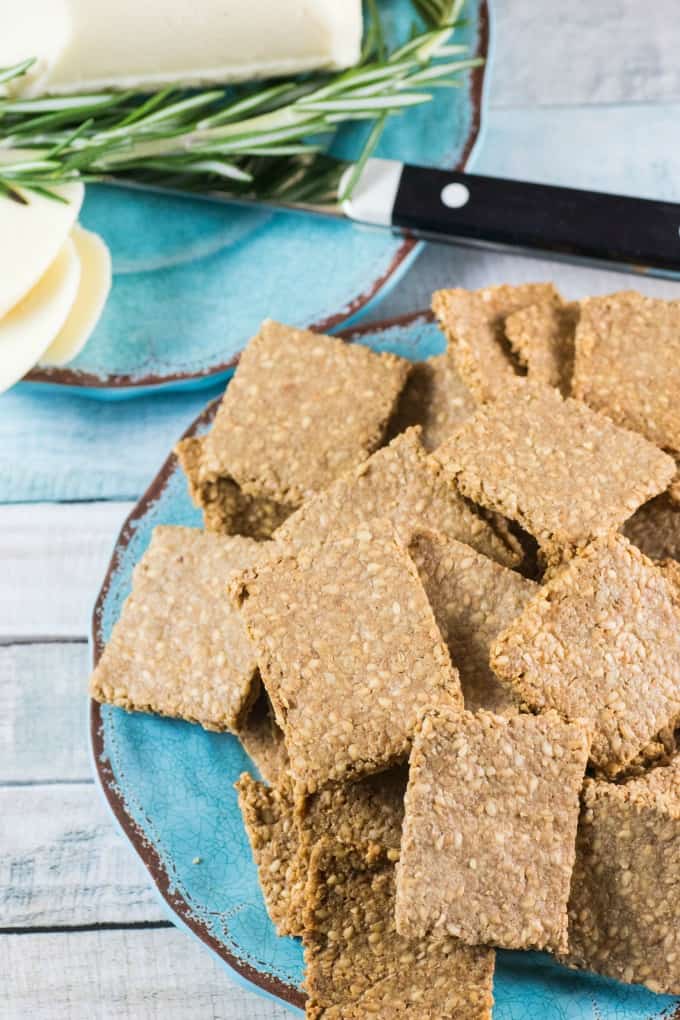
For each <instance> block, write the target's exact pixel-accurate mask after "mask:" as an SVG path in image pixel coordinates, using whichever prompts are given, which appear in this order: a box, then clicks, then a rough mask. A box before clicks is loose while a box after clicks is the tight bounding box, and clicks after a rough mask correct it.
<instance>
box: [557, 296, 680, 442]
mask: <svg viewBox="0 0 680 1020" xmlns="http://www.w3.org/2000/svg"><path fill="white" fill-rule="evenodd" d="M679 393H680V301H662V300H659V299H657V298H650V297H645V296H644V295H643V294H638V293H637V292H635V291H623V292H622V293H619V294H610V295H609V296H607V297H594V298H588V299H587V300H585V301H583V302H582V304H581V318H580V321H579V324H578V329H577V330H576V365H575V369H574V396H577V397H579V399H581V400H584V401H585V402H586V403H587V404H590V406H591V407H594V408H596V409H597V410H598V411H602V412H603V413H604V414H606V415H608V417H610V418H611V419H612V420H613V421H615V422H617V423H618V424H620V425H625V426H626V427H627V428H630V429H633V430H634V431H636V432H640V433H642V435H644V436H646V437H647V438H648V439H649V440H651V441H652V442H653V443H656V445H657V446H660V447H663V448H664V449H668V450H673V451H675V452H676V453H678V452H680V403H679V402H678V394H679Z"/></svg>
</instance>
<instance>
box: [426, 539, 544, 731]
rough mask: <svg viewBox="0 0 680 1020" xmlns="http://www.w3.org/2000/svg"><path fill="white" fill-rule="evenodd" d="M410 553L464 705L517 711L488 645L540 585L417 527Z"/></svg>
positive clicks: (458, 543)
mask: <svg viewBox="0 0 680 1020" xmlns="http://www.w3.org/2000/svg"><path fill="white" fill-rule="evenodd" d="M409 552H410V554H411V556H412V557H413V561H414V563H415V565H416V566H417V568H418V573H419V574H420V579H421V581H422V582H423V585H424V587H425V591H426V592H427V596H428V598H429V600H430V605H431V606H432V609H433V612H434V615H435V619H436V620H437V623H438V624H439V629H440V630H441V632H442V635H443V637H444V639H445V641H446V643H447V645H448V646H449V652H450V653H451V659H452V661H453V663H454V665H455V666H456V667H457V669H458V671H459V673H460V682H461V686H462V688H463V697H464V699H465V707H466V708H467V709H469V710H470V711H471V712H476V711H477V710H478V709H480V708H486V709H489V711H492V712H498V713H504V712H511V711H517V707H516V706H517V701H516V700H515V699H514V698H513V696H512V693H511V692H510V691H509V690H508V688H507V687H504V686H503V685H502V684H500V683H499V682H498V680H497V679H496V677H495V676H494V674H493V672H492V670H491V667H490V666H489V649H490V648H491V644H492V642H493V640H494V639H495V638H497V637H498V635H499V634H500V632H501V631H502V630H504V629H505V628H506V627H507V626H508V625H509V624H510V623H511V622H512V621H513V620H514V619H515V618H516V617H517V616H519V614H520V613H521V612H522V609H523V608H524V606H525V604H526V603H527V602H528V600H529V599H530V598H531V597H532V595H534V594H535V593H536V592H537V591H538V585H537V584H535V583H534V582H533V581H529V580H527V578H525V577H522V576H521V575H520V574H517V573H515V571H513V570H508V569H507V568H506V567H502V566H501V565H500V564H498V563H494V562H493V561H492V560H490V559H488V557H486V556H482V555H480V554H479V553H477V552H475V550H474V549H471V548H470V546H469V545H464V544H463V543H461V542H456V541H454V540H452V539H448V538H446V537H445V536H444V535H440V534H435V533H433V532H427V531H417V532H416V533H415V534H414V536H413V539H412V541H411V543H410V545H409Z"/></svg>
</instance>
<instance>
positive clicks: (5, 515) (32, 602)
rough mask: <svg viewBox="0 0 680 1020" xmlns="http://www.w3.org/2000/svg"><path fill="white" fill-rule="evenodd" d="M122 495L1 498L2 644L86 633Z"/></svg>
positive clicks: (125, 507) (125, 508)
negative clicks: (10, 502)
mask: <svg viewBox="0 0 680 1020" xmlns="http://www.w3.org/2000/svg"><path fill="white" fill-rule="evenodd" d="M129 511H130V505H129V504H126V503H98V504H78V503H74V504H69V505H54V504H38V505H33V506H23V505H17V506H0V564H2V570H0V644H3V643H4V644H6V643H8V642H10V641H16V640H32V641H39V640H40V639H41V638H45V637H47V638H85V637H87V635H88V633H89V629H90V616H91V613H92V606H93V604H94V600H95V597H96V594H97V592H98V590H99V587H100V585H101V582H102V580H103V577H104V574H105V572H106V567H107V565H108V562H109V559H110V556H111V551H112V549H113V545H114V542H115V539H116V536H117V534H118V531H119V529H120V526H121V524H122V523H123V520H124V519H125V517H126V516H127V514H128V513H129Z"/></svg>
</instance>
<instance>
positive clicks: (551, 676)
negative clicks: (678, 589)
mask: <svg viewBox="0 0 680 1020" xmlns="http://www.w3.org/2000/svg"><path fill="white" fill-rule="evenodd" d="M491 667H492V669H493V670H494V671H495V672H496V674H497V676H499V677H500V678H501V679H502V680H503V681H505V682H507V683H509V684H510V685H511V686H512V688H513V689H514V690H515V692H516V693H517V695H518V696H519V697H520V698H521V699H522V701H524V702H525V703H526V704H527V705H528V706H529V707H530V708H532V709H534V710H537V711H542V710H543V709H545V708H555V709H557V710H558V711H559V712H561V713H562V714H564V715H565V716H566V717H567V718H582V719H587V720H589V721H590V723H591V724H592V726H593V728H594V735H593V744H592V749H591V759H592V762H593V764H594V765H595V766H596V767H597V768H599V769H601V770H603V771H605V772H607V773H609V774H616V773H617V772H618V771H620V770H621V769H622V768H623V767H624V766H625V765H626V764H627V763H628V762H630V761H631V760H632V759H633V758H635V757H636V755H638V754H639V752H640V751H641V750H642V749H643V748H644V747H645V746H646V745H647V744H648V743H649V742H650V741H651V740H652V739H653V738H654V737H655V736H656V734H658V733H659V732H660V730H662V729H663V728H664V727H666V726H673V725H674V724H675V721H676V720H678V719H680V612H679V610H678V605H677V601H676V596H675V592H674V590H673V588H672V586H671V584H670V583H669V581H668V580H667V578H666V577H665V576H664V573H663V571H661V570H659V569H658V567H656V566H655V564H654V563H652V562H651V561H650V560H648V559H647V558H646V557H645V556H643V554H642V553H641V552H640V551H639V550H638V549H636V548H635V546H633V545H631V544H630V543H629V542H628V541H627V539H625V538H624V537H623V536H622V535H618V534H617V535H612V536H609V537H608V538H606V539H604V540H601V541H599V542H595V543H593V544H592V545H590V546H588V547H587V548H586V549H584V550H583V551H582V552H581V553H579V554H578V555H577V556H576V557H575V558H574V559H573V560H571V561H570V562H569V563H568V564H567V565H566V566H564V567H562V568H561V569H560V570H558V571H557V572H556V573H555V574H554V575H553V577H552V578H550V579H549V580H548V582H547V583H546V584H544V585H543V586H542V587H541V588H540V590H539V592H538V594H537V595H536V596H535V597H534V598H533V599H532V600H531V601H530V602H529V603H528V604H527V606H526V607H525V609H524V612H523V613H522V615H521V616H520V617H519V619H518V620H516V621H515V623H514V624H511V626H510V627H509V628H508V629H507V630H506V631H504V633H503V634H501V635H500V637H499V638H498V639H497V641H496V642H495V643H494V645H493V647H492V651H491Z"/></svg>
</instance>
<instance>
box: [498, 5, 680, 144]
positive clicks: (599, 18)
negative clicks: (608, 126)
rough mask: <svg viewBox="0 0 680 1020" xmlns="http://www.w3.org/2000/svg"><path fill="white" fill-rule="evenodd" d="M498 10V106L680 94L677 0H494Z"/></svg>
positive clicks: (639, 99)
mask: <svg viewBox="0 0 680 1020" xmlns="http://www.w3.org/2000/svg"><path fill="white" fill-rule="evenodd" d="M493 12H494V15H495V37H494V46H495V52H496V59H495V61H494V65H493V78H492V82H493V85H492V90H491V101H492V103H493V105H494V106H502V107H503V106H529V105H531V106H545V105H554V104H560V105H564V106H576V105H581V104H592V103H600V104H601V103H622V102H631V101H635V102H642V101H645V100H654V101H663V100H668V99H679V98H680V63H679V62H678V59H677V54H678V49H679V48H680V18H678V5H677V0H654V2H653V3H651V4H643V3H639V0H597V2H596V3H593V2H592V0H572V2H571V3H569V4H568V5H565V4H564V3H559V2H558V0H541V2H540V3H537V2H536V0H493ZM657 141H658V139H657V138H654V145H655V146H656V143H657Z"/></svg>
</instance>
